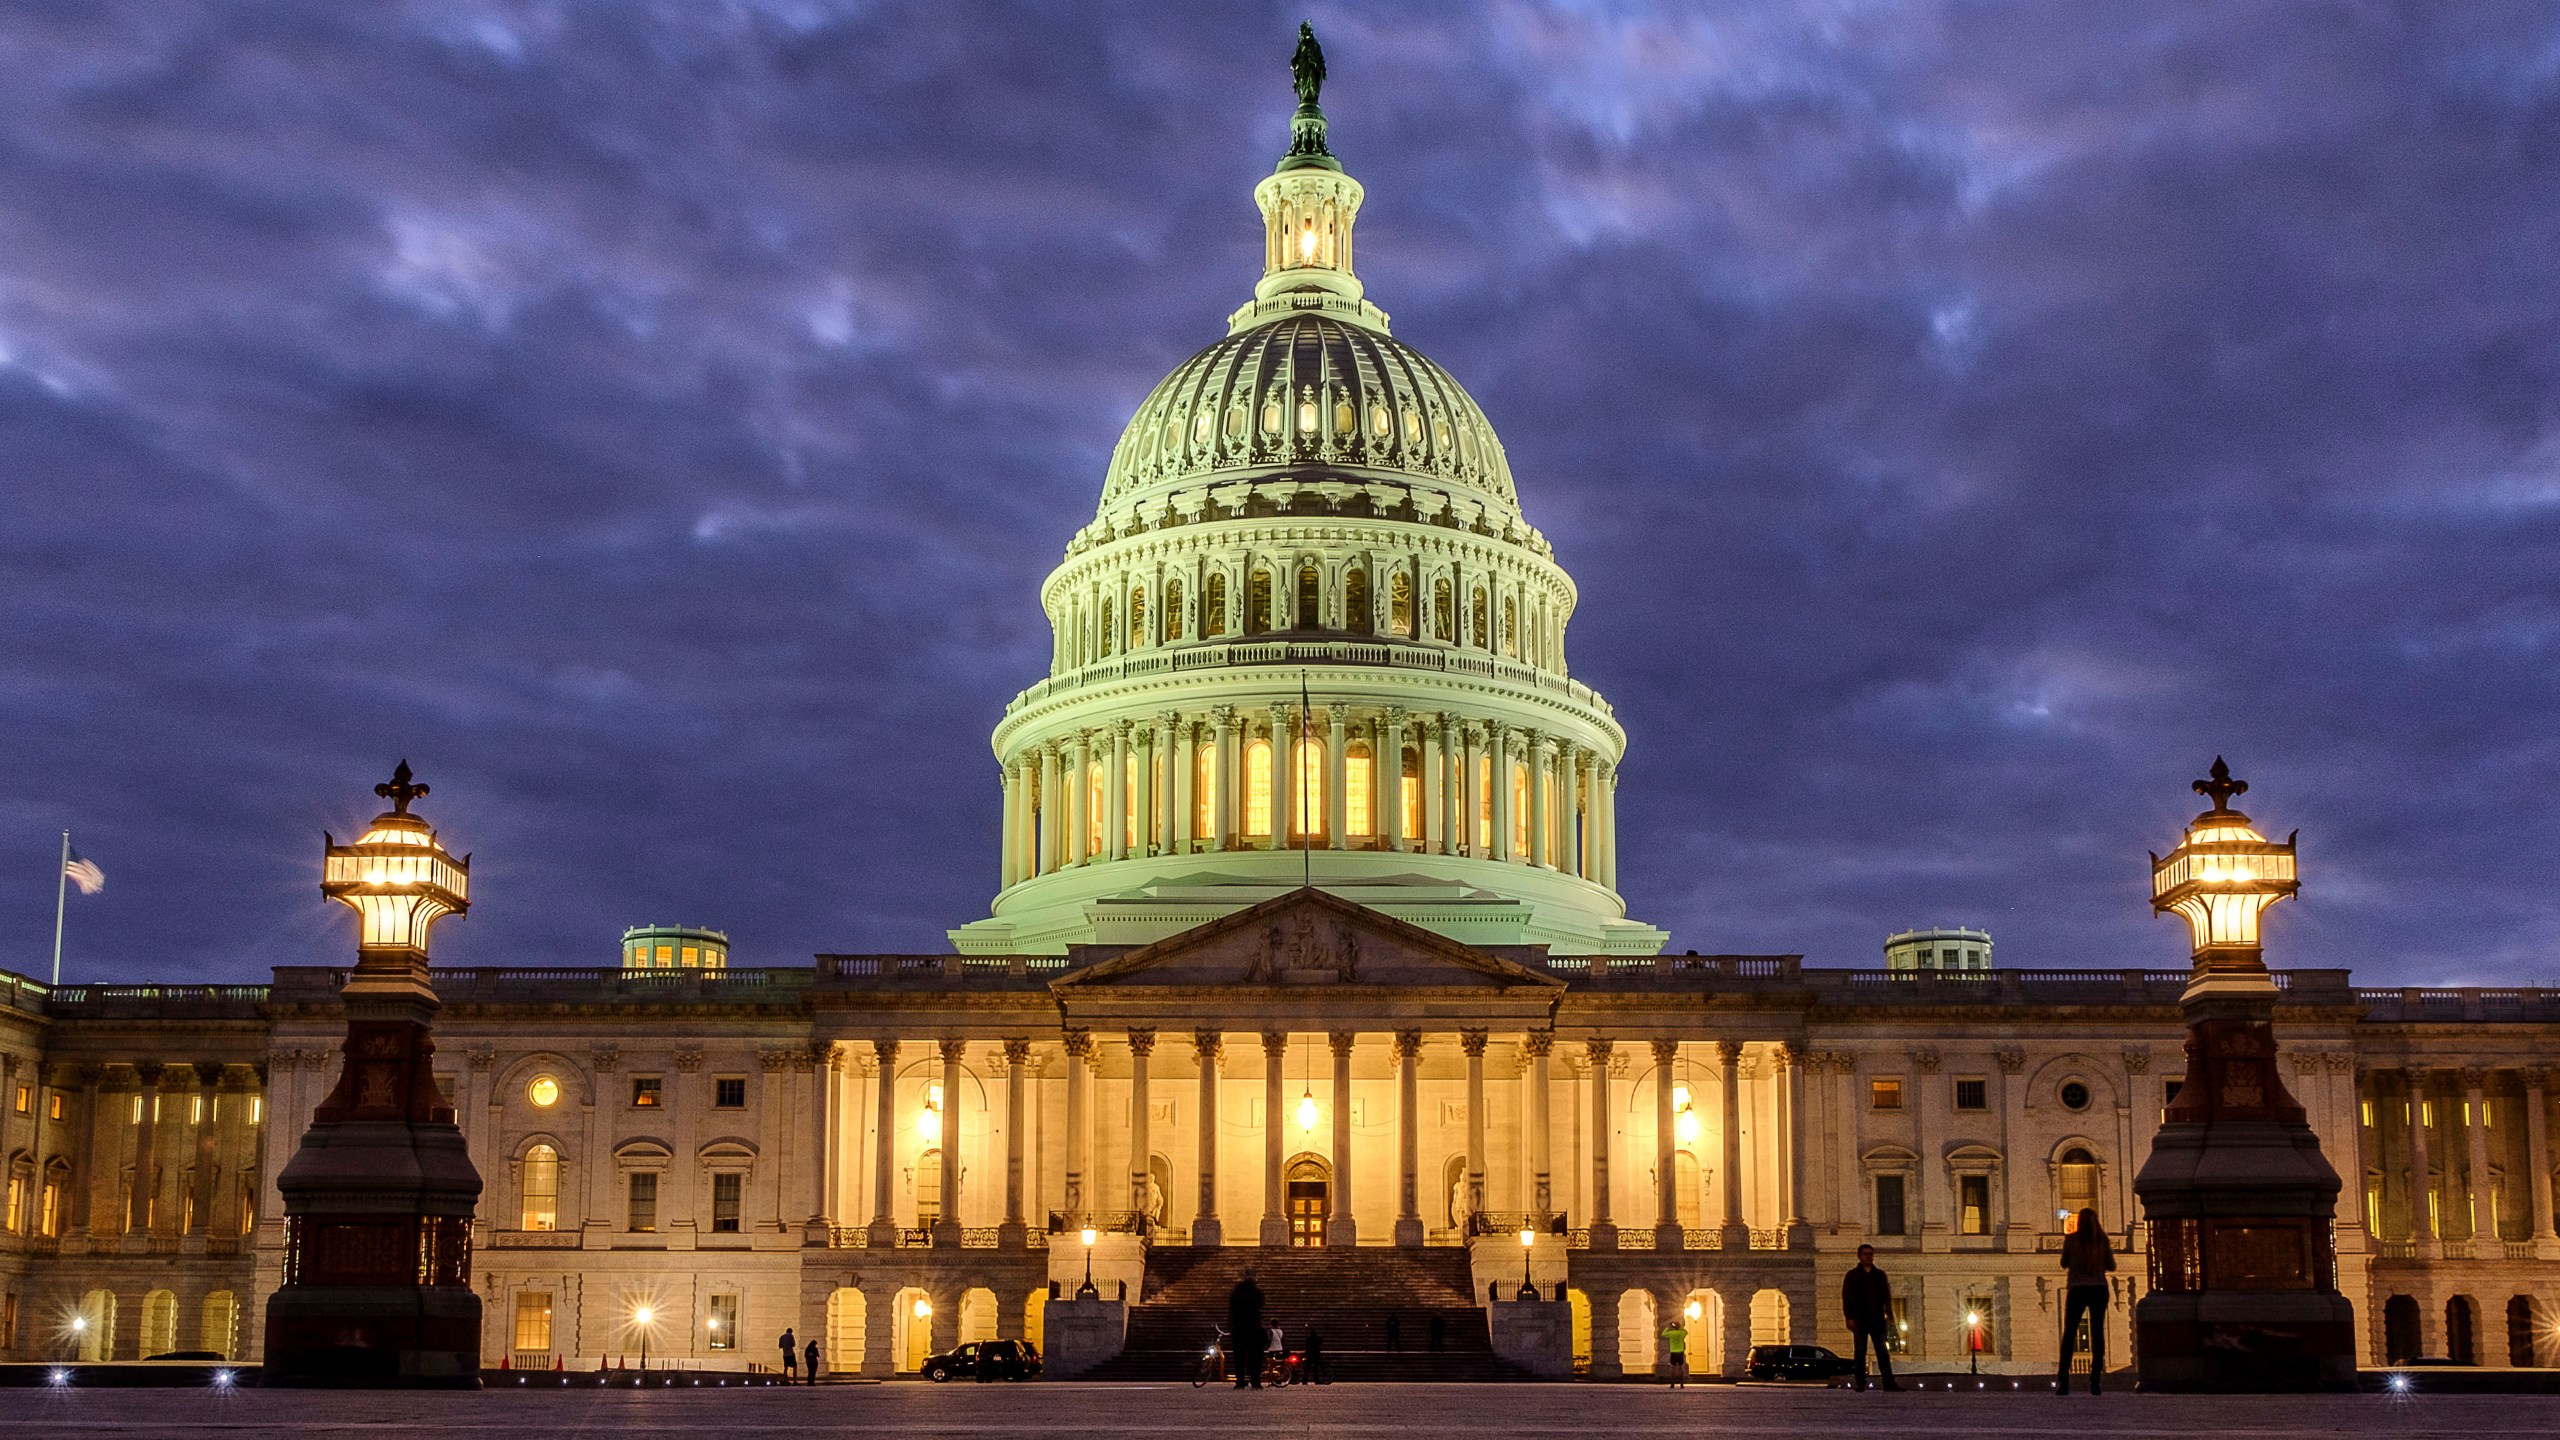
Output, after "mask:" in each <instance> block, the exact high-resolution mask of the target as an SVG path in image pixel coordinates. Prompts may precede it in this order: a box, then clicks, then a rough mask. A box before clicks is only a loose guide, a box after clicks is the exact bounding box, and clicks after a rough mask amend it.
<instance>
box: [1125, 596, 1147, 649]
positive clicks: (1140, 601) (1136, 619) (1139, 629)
mask: <svg viewBox="0 0 2560 1440" xmlns="http://www.w3.org/2000/svg"><path fill="white" fill-rule="evenodd" d="M1146 643H1147V592H1146V588H1145V587H1144V586H1140V587H1139V588H1138V589H1135V590H1132V591H1130V592H1129V648H1130V649H1132V650H1135V649H1137V648H1138V647H1140V646H1142V645H1144V644H1146Z"/></svg>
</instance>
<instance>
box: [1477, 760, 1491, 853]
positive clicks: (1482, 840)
mask: <svg viewBox="0 0 2560 1440" xmlns="http://www.w3.org/2000/svg"><path fill="white" fill-rule="evenodd" d="M1476 853H1477V854H1478V855H1490V854H1492V853H1493V757H1492V756H1491V755H1478V756H1477V757H1476Z"/></svg>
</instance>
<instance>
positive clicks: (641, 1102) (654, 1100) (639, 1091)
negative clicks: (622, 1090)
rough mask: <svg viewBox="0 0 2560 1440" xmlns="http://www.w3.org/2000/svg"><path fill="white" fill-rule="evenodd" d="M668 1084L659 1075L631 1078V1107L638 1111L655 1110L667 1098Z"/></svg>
mask: <svg viewBox="0 0 2560 1440" xmlns="http://www.w3.org/2000/svg"><path fill="white" fill-rule="evenodd" d="M665 1086H666V1082H665V1080H664V1078H663V1077H661V1076H657V1075H634V1076H632V1077H631V1105H632V1108H633V1109H636V1110H655V1109H657V1108H658V1105H659V1102H660V1101H662V1100H664V1099H665V1098H666V1088H665Z"/></svg>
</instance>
